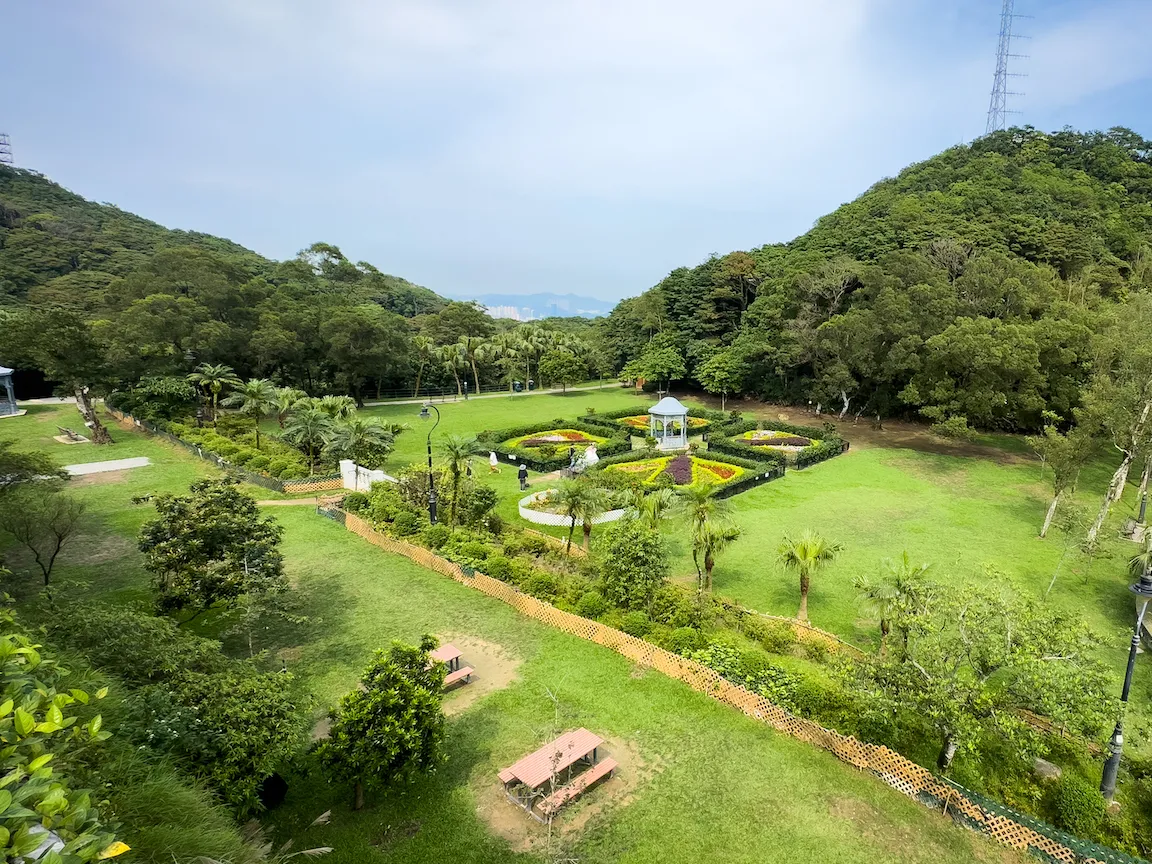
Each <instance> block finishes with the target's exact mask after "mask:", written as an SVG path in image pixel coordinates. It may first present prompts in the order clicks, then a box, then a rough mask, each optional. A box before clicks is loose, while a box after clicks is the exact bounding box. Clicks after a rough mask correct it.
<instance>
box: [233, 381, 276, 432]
mask: <svg viewBox="0 0 1152 864" xmlns="http://www.w3.org/2000/svg"><path fill="white" fill-rule="evenodd" d="M277 398H278V397H277V391H276V385H274V384H273V383H272V382H271V381H269V380H268V379H267V378H249V379H248V380H247V381H245V382H244V383H243V384H241V385H240V386H239V387H237V388H236V392H234V393H232V394H231V395H230V396H228V398H227V399H225V400H224V402H223V405H224V407H226V408H238V409H240V413H241V414H243V415H244V416H245V417H250V418H252V428H253V429H254V430H255V432H256V449H257V450H259V449H260V421H261V420H263V419H264V418H265V417H267V416H268V415H269V414H271V413H272V412H273V411H275V410H276V408H277Z"/></svg>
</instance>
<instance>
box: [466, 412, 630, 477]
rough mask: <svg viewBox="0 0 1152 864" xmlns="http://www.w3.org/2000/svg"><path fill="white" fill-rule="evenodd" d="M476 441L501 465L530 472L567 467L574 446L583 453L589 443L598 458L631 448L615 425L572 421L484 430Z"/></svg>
mask: <svg viewBox="0 0 1152 864" xmlns="http://www.w3.org/2000/svg"><path fill="white" fill-rule="evenodd" d="M566 436H579V438H576V437H566ZM476 439H477V442H478V443H479V445H480V446H481V447H482V448H483V449H485V450H491V451H493V452H495V453H496V454H497V456H499V457H500V461H502V462H510V463H515V464H519V463H524V464H526V465H527V466H528V467H529V468H531V469H532V470H533V471H544V472H548V471H557V470H559V469H561V468H567V467H568V448H569V447H570V446H575V447H576V449H577V451H578V453H580V454H583V452H584V450H585V449H586V448H587V447H588V446H589V445H590V444H595V445H596V450H597V452H598V453H599V455H600V457H601V458H604V457H606V456H614V455H617V454H620V453H626V452H628V451H630V450H631V449H632V444H631V442H630V441H629V440H628V437H627V434H626V433H625V432H624V430H623V429H622V428H620V427H619V426H616V425H615V424H613V428H611V429H609V428H602V427H600V426H593V425H590V424H587V423H585V422H583V421H582V420H571V419H569V420H564V419H557V420H553V421H551V422H550V423H539V422H537V423H533V424H530V425H529V424H525V425H523V426H513V427H511V428H507V429H485V430H484V431H483V432H481V433H480V434H479V435H477V436H476ZM533 440H536V441H539V442H540V443H539V446H530V445H527V444H526V443H525V442H529V441H533Z"/></svg>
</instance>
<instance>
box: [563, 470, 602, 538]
mask: <svg viewBox="0 0 1152 864" xmlns="http://www.w3.org/2000/svg"><path fill="white" fill-rule="evenodd" d="M584 482H585V483H586V484H587V485H588V491H587V492H586V493H585V495H584V503H583V506H581V507H580V511H579V513H578V514H577V518H578V519H579V520H580V528H581V529H582V530H583V531H584V551H585V552H587V551H588V547H589V546H590V545H591V544H592V521H593V520H594V519H595V518H596V517H597V516H599V515H600V514H601V513H604V512H605V511H606V510H608V509H609V508H610V507H611V506H612V498H611V495H610V494H609V492H608V490H607V489H602V488H601V487H599V486H594V485H593V484H592V483H590V482H589V481H587V480H585V481H584ZM568 543H569V545H571V543H572V535H571V534H569V535H568Z"/></svg>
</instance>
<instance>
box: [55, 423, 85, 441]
mask: <svg viewBox="0 0 1152 864" xmlns="http://www.w3.org/2000/svg"><path fill="white" fill-rule="evenodd" d="M56 429H57V430H59V432H60V434H61V435H63V436H64V437H65V438H67V439H68V440H69V441H83V440H84V438H83V437H82V436H80V435H77V434H76V433H75V432H73V431H72V430H71V429H69V428H67V427H66V426H57V427H56Z"/></svg>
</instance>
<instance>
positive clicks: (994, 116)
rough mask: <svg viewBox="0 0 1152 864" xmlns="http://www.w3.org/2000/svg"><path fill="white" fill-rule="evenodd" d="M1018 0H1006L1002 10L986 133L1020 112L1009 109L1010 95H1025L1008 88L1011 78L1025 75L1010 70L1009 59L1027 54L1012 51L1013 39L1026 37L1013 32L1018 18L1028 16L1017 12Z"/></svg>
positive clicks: (1005, 126) (1023, 56)
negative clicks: (1014, 23) (1011, 115)
mask: <svg viewBox="0 0 1152 864" xmlns="http://www.w3.org/2000/svg"><path fill="white" fill-rule="evenodd" d="M1015 6H1016V0H1004V7H1003V8H1002V9H1001V10H1000V42H999V44H998V45H997V47H996V78H995V80H994V81H993V83H992V99H991V101H989V103H988V125H987V126H986V127H985V129H984V134H986V135H987V134H989V133H991V132H995V131H996V130H997V129H1007V128H1008V115H1009V114H1019V113H1020V112H1019V111H1009V110H1008V97H1009V96H1023V95H1024V94H1023V93H1015V92H1013V91H1011V90H1009V89H1008V79H1009V78H1023V77H1025V76H1023V75H1020V74H1018V73H1012V72H1009V71H1008V61H1009V59H1024V58H1026V57H1027V56H1028V55H1026V54H1013V53H1012V39H1013V38H1016V39H1025V38H1027V37H1025V36H1021V35H1019V34H1018V33H1013V32H1012V24H1013V22H1014V21H1015V20H1016V19H1017V18H1027V17H1029V16H1027V15H1017V14H1016V13H1015V8H1014V7H1015Z"/></svg>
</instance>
